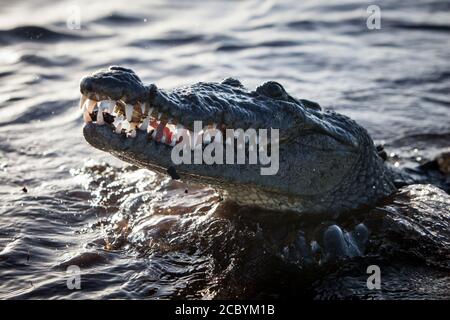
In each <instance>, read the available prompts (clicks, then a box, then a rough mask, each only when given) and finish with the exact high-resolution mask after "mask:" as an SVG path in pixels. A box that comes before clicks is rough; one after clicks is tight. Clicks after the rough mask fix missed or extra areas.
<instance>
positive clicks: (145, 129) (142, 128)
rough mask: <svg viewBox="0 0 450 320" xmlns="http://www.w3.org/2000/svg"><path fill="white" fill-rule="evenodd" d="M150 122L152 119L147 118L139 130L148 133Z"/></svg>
mask: <svg viewBox="0 0 450 320" xmlns="http://www.w3.org/2000/svg"><path fill="white" fill-rule="evenodd" d="M149 122H150V119H149V118H145V119H144V121H142V123H141V125H140V126H139V130H143V131H147V128H148V124H149Z"/></svg>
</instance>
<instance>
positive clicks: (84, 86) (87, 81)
mask: <svg viewBox="0 0 450 320" xmlns="http://www.w3.org/2000/svg"><path fill="white" fill-rule="evenodd" d="M80 89H81V91H93V89H94V83H93V81H92V79H91V78H89V77H85V78H83V79H81V82H80Z"/></svg>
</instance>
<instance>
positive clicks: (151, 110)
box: [148, 108, 155, 117]
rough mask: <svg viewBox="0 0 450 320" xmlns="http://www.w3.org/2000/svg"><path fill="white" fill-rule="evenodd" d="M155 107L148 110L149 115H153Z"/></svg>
mask: <svg viewBox="0 0 450 320" xmlns="http://www.w3.org/2000/svg"><path fill="white" fill-rule="evenodd" d="M154 109H155V108H150V110H148V116H149V117H151V116H152V113H153V110H154Z"/></svg>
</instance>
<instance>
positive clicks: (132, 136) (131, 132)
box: [127, 129, 136, 138]
mask: <svg viewBox="0 0 450 320" xmlns="http://www.w3.org/2000/svg"><path fill="white" fill-rule="evenodd" d="M127 137H129V138H136V129H133V130H131V131H130V132H129V133H128V134H127Z"/></svg>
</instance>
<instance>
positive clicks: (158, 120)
mask: <svg viewBox="0 0 450 320" xmlns="http://www.w3.org/2000/svg"><path fill="white" fill-rule="evenodd" d="M80 109H81V110H82V114H83V120H84V122H85V124H90V125H97V126H106V127H108V128H110V130H111V131H112V132H113V133H115V134H117V135H120V136H121V137H123V138H128V139H134V138H136V136H137V135H138V134H140V135H142V134H145V135H146V137H147V140H148V141H155V142H157V143H160V144H163V145H165V146H167V147H174V146H176V145H177V144H179V143H181V142H182V141H183V138H186V137H188V138H189V141H188V143H187V145H188V146H189V147H190V149H191V150H195V149H196V148H204V147H206V146H207V145H209V144H210V143H212V142H216V143H222V144H223V145H224V146H225V145H233V146H236V148H240V147H243V146H242V145H239V143H235V142H234V141H233V142H232V141H231V138H230V137H229V133H227V132H226V129H227V126H226V125H225V124H223V123H211V122H210V121H208V120H207V119H206V120H204V121H203V119H198V120H196V121H199V123H201V124H202V127H200V128H195V131H194V126H195V122H190V121H189V122H188V121H186V122H183V121H182V120H180V119H177V118H175V117H174V116H173V115H171V114H170V113H168V112H164V111H162V110H159V109H158V108H157V107H155V106H154V105H151V104H149V103H145V102H144V103H141V102H136V103H134V104H133V105H132V104H128V103H126V101H123V100H116V101H115V100H111V99H105V100H99V101H97V100H95V99H94V98H92V97H91V98H88V97H87V96H85V95H82V96H81V98H80ZM208 122H209V124H208ZM237 129H238V128H237ZM227 134H228V135H227ZM226 137H228V138H226ZM233 138H234V139H236V140H237V139H238V138H240V137H239V136H238V133H236V134H235V135H234V136H233ZM243 142H244V143H249V137H248V136H247V135H246V136H244V137H243ZM258 142H259V141H256V143H257V145H258ZM265 145H266V144H265Z"/></svg>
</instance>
